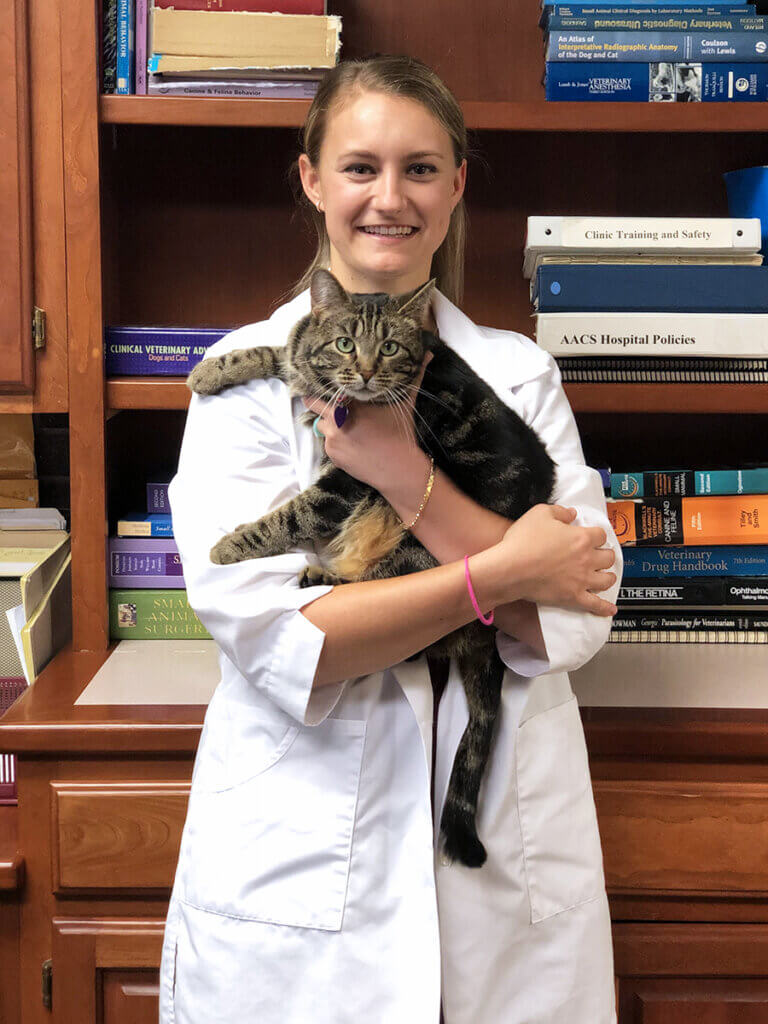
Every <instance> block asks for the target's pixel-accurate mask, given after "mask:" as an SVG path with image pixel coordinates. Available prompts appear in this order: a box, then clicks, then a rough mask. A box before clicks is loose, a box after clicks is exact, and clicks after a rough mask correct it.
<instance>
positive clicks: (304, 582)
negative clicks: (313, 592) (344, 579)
mask: <svg viewBox="0 0 768 1024" xmlns="http://www.w3.org/2000/svg"><path fill="white" fill-rule="evenodd" d="M340 582H341V580H340V579H339V578H338V576H334V575H333V573H331V572H328V571H327V569H324V568H323V567H322V565H308V566H306V568H304V569H302V570H301V572H300V573H299V586H300V587H321V586H324V585H327V584H330V585H331V586H333V587H335V586H336V584H337V583H340Z"/></svg>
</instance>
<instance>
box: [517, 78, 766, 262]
mask: <svg viewBox="0 0 768 1024" xmlns="http://www.w3.org/2000/svg"><path fill="white" fill-rule="evenodd" d="M553 67H554V68H555V70H557V72H558V74H562V75H567V74H568V73H569V72H568V71H565V70H563V69H562V68H561V67H560V65H559V64H558V65H553ZM626 67H627V68H629V69H632V67H633V65H631V64H628V65H626ZM573 70H574V69H573V68H571V69H570V73H572V72H573ZM718 70H719V69H718ZM526 228H527V230H526V239H525V248H526V253H528V252H529V251H530V253H531V254H533V255H535V254H536V253H547V254H550V253H551V254H554V255H556V256H567V255H579V254H581V255H591V254H592V253H601V254H602V253H610V254H614V253H615V255H616V257H617V258H619V257H623V255H624V254H625V253H637V252H640V253H644V254H646V255H647V256H654V257H658V256H661V255H662V254H678V253H679V254H683V255H694V256H695V255H699V256H700V255H701V254H702V253H710V254H711V253H728V254H736V253H746V254H751V253H756V252H758V251H759V249H760V219H759V218H758V217H610V216H609V217H569V216H553V217H541V216H535V217H529V218H528V221H527V225H526Z"/></svg>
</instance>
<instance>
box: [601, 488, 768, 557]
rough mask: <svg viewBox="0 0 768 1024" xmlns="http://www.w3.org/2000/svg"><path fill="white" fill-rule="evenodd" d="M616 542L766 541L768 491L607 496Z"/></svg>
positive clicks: (638, 543)
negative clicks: (628, 497)
mask: <svg viewBox="0 0 768 1024" xmlns="http://www.w3.org/2000/svg"><path fill="white" fill-rule="evenodd" d="M608 518H609V519H610V521H611V526H612V527H613V530H614V533H615V534H616V536H617V537H618V539H619V543H620V544H627V545H630V544H631V545H638V546H641V547H642V546H645V547H658V546H660V545H664V544H768V494H728V495H707V496H701V497H690V498H682V497H679V496H676V495H670V496H669V497H665V498H646V499H645V500H643V501H609V502H608Z"/></svg>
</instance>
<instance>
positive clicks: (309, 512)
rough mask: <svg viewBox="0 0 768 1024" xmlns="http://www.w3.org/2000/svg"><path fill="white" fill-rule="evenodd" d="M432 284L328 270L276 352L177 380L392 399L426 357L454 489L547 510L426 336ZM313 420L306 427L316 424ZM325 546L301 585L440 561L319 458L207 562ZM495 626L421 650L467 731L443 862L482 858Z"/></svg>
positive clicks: (512, 438) (438, 439) (201, 388)
mask: <svg viewBox="0 0 768 1024" xmlns="http://www.w3.org/2000/svg"><path fill="white" fill-rule="evenodd" d="M433 286H434V281H430V282H429V283H428V284H426V285H424V286H423V287H421V288H419V289H417V290H416V291H415V293H414V292H411V293H408V294H407V295H404V296H389V295H386V294H383V293H382V294H373V295H358V294H347V292H345V291H344V289H343V288H342V287H341V285H340V284H339V283H338V282H337V280H336V278H335V277H333V275H332V274H330V273H329V272H328V271H326V270H317V271H316V272H315V273H314V275H313V277H312V281H311V287H310V294H311V301H312V311H311V313H309V314H308V315H307V316H304V317H302V319H301V320H300V321H299V322H298V323H297V324H296V325H295V326H294V327H293V328H292V330H291V332H290V336H289V338H288V341H287V343H286V345H285V346H284V347H267V346H264V347H259V348H252V349H240V350H236V351H232V352H228V353H227V354H226V355H223V356H219V357H218V358H209V359H205V360H203V362H201V363H199V364H198V365H197V366H196V367H195V369H194V370H193V371H192V373H191V374H190V377H189V380H188V384H189V386H190V388H191V389H192V390H193V391H196V392H197V393H199V394H203V395H211V394H217V393H218V392H220V391H222V390H223V389H224V388H228V387H232V386H234V385H237V384H245V383H247V382H248V381H251V380H254V379H256V378H264V377H277V378H279V379H280V380H282V381H285V382H286V383H287V384H288V386H289V389H290V392H291V394H293V395H313V396H319V397H322V398H326V399H328V400H329V401H330V402H334V401H338V400H339V399H344V398H353V399H355V400H357V401H360V402H362V401H370V402H375V403H379V404H383V403H385V402H386V403H388V404H390V405H396V404H398V403H403V402H404V401H405V400H406V399H407V398H408V395H409V394H410V393H411V391H412V390H413V388H414V387H415V384H414V381H415V379H416V378H417V376H418V374H419V371H420V369H421V364H422V361H423V358H424V355H425V353H426V351H427V350H428V349H429V350H431V351H432V353H433V358H432V359H431V360H430V362H429V364H428V366H427V368H426V372H425V374H424V378H423V382H422V385H421V389H420V390H419V393H418V395H417V397H416V403H415V416H414V423H415V430H416V435H417V441H418V444H419V446H420V447H421V448H422V449H423V450H424V451H425V452H426V453H427V454H428V455H430V456H432V457H433V458H434V460H435V465H436V466H437V467H438V468H439V469H440V470H442V472H443V473H445V474H446V475H447V476H448V477H450V479H451V480H452V481H453V482H454V483H455V484H456V485H457V486H458V487H459V488H461V490H462V491H464V492H465V493H466V494H468V495H469V496H470V497H471V498H473V499H474V500H475V501H477V502H478V503H479V504H481V505H483V506H485V507H486V508H489V509H491V510H492V511H494V512H497V513H499V514H500V515H503V516H505V517H507V518H509V519H518V518H519V517H520V516H521V515H522V514H523V513H524V512H525V511H526V510H527V509H529V508H530V507H531V506H532V505H535V504H537V503H539V502H546V501H548V500H549V498H550V496H551V492H552V487H553V482H554V464H553V462H552V460H551V459H550V457H549V455H548V454H547V452H546V450H545V448H544V446H543V444H542V443H541V441H540V440H539V438H538V437H537V435H536V434H535V433H534V431H533V430H532V429H531V428H530V427H528V426H527V425H526V424H525V423H524V422H523V421H522V420H521V419H520V418H519V416H517V414H516V413H514V412H513V411H512V410H511V409H509V408H508V407H507V406H506V405H505V404H504V402H503V401H502V400H501V399H500V398H499V397H498V396H497V395H496V394H495V392H494V391H493V389H492V388H491V387H490V386H489V385H488V384H486V383H485V381H483V380H482V379H481V378H480V377H479V376H478V375H477V374H476V373H475V372H474V371H473V370H472V369H471V368H470V367H469V366H468V365H467V363H466V362H464V360H463V359H462V358H461V357H460V356H459V355H458V354H457V353H456V352H455V351H454V350H453V349H452V348H450V347H449V346H448V345H446V344H445V343H444V342H442V341H441V340H440V339H439V338H438V337H436V336H435V335H434V334H432V333H431V332H430V331H428V330H427V329H426V328H425V327H424V324H425V322H426V320H427V316H428V315H429V310H430V303H431V298H432V292H433ZM314 416H315V414H314V413H311V414H310V415H309V417H305V422H307V423H308V422H309V421H310V420H311V419H314ZM316 538H331V539H330V542H329V546H328V549H327V555H329V556H330V558H331V561H330V565H329V566H328V567H327V568H321V567H318V566H308V567H307V568H306V569H305V570H304V571H303V573H302V575H301V577H300V579H299V583H300V585H301V586H312V585H315V584H321V583H331V584H337V583H343V582H349V581H353V580H370V579H380V578H384V577H389V576H402V575H405V574H406V573H411V572H419V571H420V570H422V569H430V568H432V567H434V566H436V565H438V564H439V563H438V562H437V561H436V560H435V559H434V558H433V557H432V555H431V554H429V552H428V551H427V550H426V549H425V548H424V547H423V546H422V545H421V544H420V543H419V541H418V540H417V539H416V538H415V537H414V536H413V534H411V533H409V532H408V531H406V530H404V529H403V526H402V524H401V522H400V519H399V517H398V516H397V514H396V513H395V511H394V510H393V509H392V507H391V506H390V505H389V503H388V502H387V501H386V500H385V499H384V498H383V497H382V496H381V495H380V494H379V493H378V491H375V490H374V489H373V488H372V487H370V486H369V485H368V484H365V483H362V482H360V481H358V480H356V479H354V478H353V477H351V476H349V474H347V473H345V472H344V471H343V470H341V469H339V468H337V467H335V466H334V465H333V463H332V462H331V461H330V460H329V459H328V457H327V455H325V452H323V456H322V461H321V466H320V472H319V476H318V479H317V480H316V482H315V483H313V484H312V485H311V486H310V487H308V488H307V489H306V490H304V491H302V493H301V494H298V495H297V496H296V497H295V498H292V499H291V500H290V501H288V502H286V503H285V504H283V505H281V506H280V507H279V508H276V509H274V510H273V511H271V512H268V513H267V514H266V515H264V516H262V517H261V519H259V520H258V521H257V522H254V523H247V524H244V525H242V526H239V527H238V528H237V529H236V530H235V531H234V532H233V533H230V534H228V535H227V536H225V537H223V538H222V539H221V540H220V541H219V542H218V543H217V544H216V545H215V547H214V548H213V549H212V550H211V559H212V561H213V562H216V563H218V564H229V563H231V562H239V561H243V560H244V559H247V558H263V557H267V556H269V555H277V554H283V553H285V552H287V551H289V550H290V549H291V548H293V547H295V546H297V545H302V544H308V543H311V542H312V541H313V540H315V539H316ZM495 634H496V631H495V630H494V629H489V628H487V627H486V626H484V625H482V624H481V623H480V622H479V621H477V620H475V621H473V622H471V623H469V624H468V625H466V626H463V627H462V628H461V629H457V630H455V631H454V632H452V633H450V634H449V635H448V636H445V637H443V638H442V639H441V640H439V641H437V642H436V643H434V644H432V645H431V646H430V647H429V648H428V653H429V655H430V657H438V658H450V657H454V658H456V662H457V665H458V669H459V672H460V674H461V678H462V681H463V685H464V689H465V692H466V696H467V704H468V706H469V723H468V725H467V728H466V731H465V733H464V735H463V737H462V739H461V743H460V745H459V748H458V751H457V753H456V758H455V760H454V764H453V768H452V772H451V779H450V784H449V788H448V794H447V797H446V802H445V807H444V810H443V814H442V819H441V822H440V827H441V831H442V835H443V847H444V851H445V853H446V854H447V855H448V856H449V857H450V858H451V859H454V860H455V859H457V860H459V861H461V862H462V863H463V864H466V865H467V866H469V867H479V866H480V865H482V864H483V863H484V861H485V859H486V853H485V848H484V847H483V844H482V843H481V842H480V839H479V838H478V835H477V830H476V826H475V814H476V809H477V801H478V794H479V790H480V783H481V781H482V776H483V772H484V770H485V765H486V763H487V761H488V757H489V753H490V747H491V737H492V733H493V727H494V723H495V720H496V716H497V713H498V709H499V703H500V697H501V683H502V678H503V675H504V664H503V662H502V661H501V658H500V657H499V654H498V652H497V650H496V644H495Z"/></svg>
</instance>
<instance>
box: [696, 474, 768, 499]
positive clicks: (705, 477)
mask: <svg viewBox="0 0 768 1024" xmlns="http://www.w3.org/2000/svg"><path fill="white" fill-rule="evenodd" d="M696 494H768V469H719V470H709V469H697V470H696Z"/></svg>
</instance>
